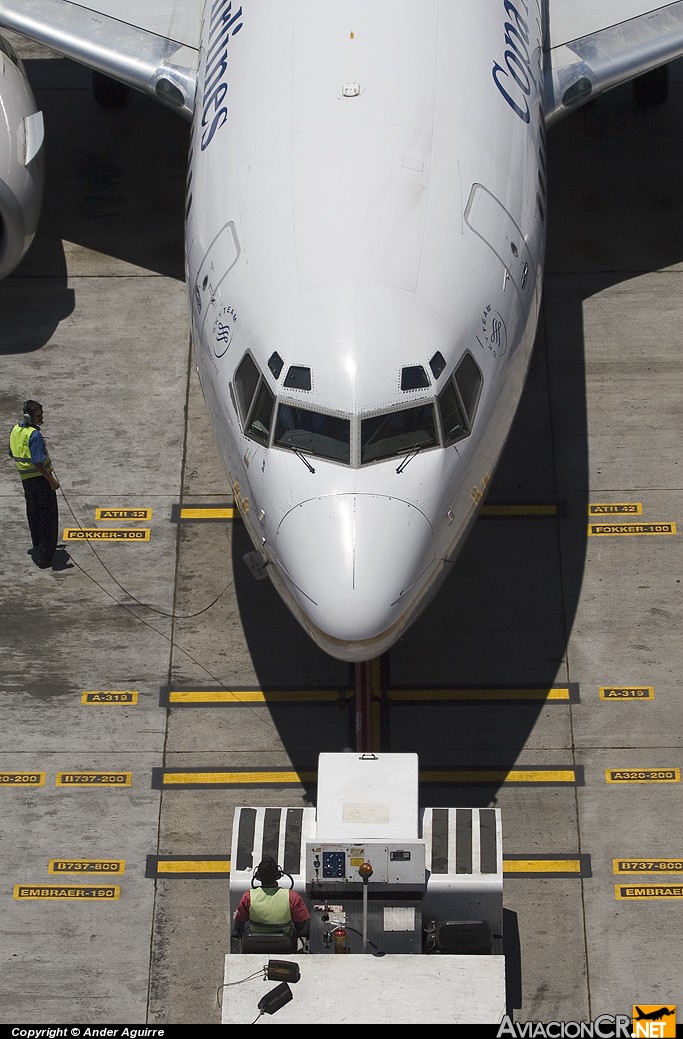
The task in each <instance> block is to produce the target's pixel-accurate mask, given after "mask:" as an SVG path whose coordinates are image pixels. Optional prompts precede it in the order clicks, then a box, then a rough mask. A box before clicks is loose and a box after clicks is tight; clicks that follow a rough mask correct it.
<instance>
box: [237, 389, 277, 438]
mask: <svg viewBox="0 0 683 1039" xmlns="http://www.w3.org/2000/svg"><path fill="white" fill-rule="evenodd" d="M274 403H275V398H274V397H273V394H272V393H271V392H270V389H269V388H268V386H267V385H266V382H265V380H262V381H261V385H260V386H259V388H258V392H257V394H256V398H255V400H254V406H253V408H252V409H251V413H250V415H249V425H248V426H247V427H246V429H245V430H244V432H245V433H246V434H247V436H248V437H251V438H252V439H253V440H258V442H259V443H260V444H266V445H267V444H268V438H269V437H270V424H271V421H272V418H273V405H274Z"/></svg>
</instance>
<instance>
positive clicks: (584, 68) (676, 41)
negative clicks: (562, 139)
mask: <svg viewBox="0 0 683 1039" xmlns="http://www.w3.org/2000/svg"><path fill="white" fill-rule="evenodd" d="M681 55H683V0H676V2H674V3H668V4H661V3H660V4H656V3H652V0H649V2H648V0H548V39H547V45H546V72H545V108H546V123H547V124H552V123H554V122H556V121H557V120H558V119H559V118H561V116H563V115H565V114H567V113H568V112H571V111H573V110H574V109H575V108H577V107H579V106H580V105H582V104H585V103H586V102H587V101H590V100H591V99H592V98H594V97H597V96H598V95H599V94H602V93H604V92H605V91H606V90H611V88H612V87H616V86H619V84H620V83H625V82H627V81H628V80H631V79H635V78H636V77H637V76H640V75H643V74H644V73H646V72H650V71H651V70H652V69H655V68H658V67H660V66H661V65H664V64H666V63H667V62H669V61H672V60H673V59H674V58H678V57H680V56H681Z"/></svg>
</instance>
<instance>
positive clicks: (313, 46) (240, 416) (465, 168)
mask: <svg viewBox="0 0 683 1039" xmlns="http://www.w3.org/2000/svg"><path fill="white" fill-rule="evenodd" d="M542 31H543V30H542V24H541V14H540V4H539V3H538V2H537V0H532V2H530V3H529V4H528V5H527V4H525V3H523V2H522V0H515V2H514V3H512V2H510V0H506V2H504V0H500V2H499V3H497V4H469V5H464V4H455V3H452V2H449V0H425V2H424V3H423V4H421V5H420V6H419V8H417V7H416V6H415V5H414V4H408V3H407V2H406V0H398V2H392V3H382V2H378V0H375V2H373V3H371V4H369V3H367V2H362V0H350V2H349V3H346V4H334V3H331V2H321V0H277V3H275V2H273V3H259V4H256V3H249V2H248V0H243V3H242V4H241V5H240V4H236V3H235V2H234V0H232V2H230V0H213V2H209V3H207V5H206V8H205V13H204V21H203V27H202V53H201V56H200V76H199V86H198V94H197V98H196V104H195V116H194V121H193V130H192V143H191V150H190V161H189V172H188V189H187V228H186V243H187V247H186V267H187V271H186V273H187V283H188V287H189V292H190V300H191V312H192V334H193V343H194V351H195V359H196V364H197V369H198V373H199V377H200V381H201V385H202V390H203V393H204V397H205V401H206V404H207V407H208V410H209V414H210V417H211V421H212V424H213V427H214V430H215V434H216V438H217V442H218V445H219V448H220V452H221V455H222V458H223V462H224V464H225V467H226V470H227V473H228V475H229V480H230V484H231V487H232V490H233V493H234V497H235V501H236V503H237V505H238V507H239V509H240V512H241V515H242V517H243V519H244V522H245V525H246V527H247V530H248V531H249V534H250V537H251V539H252V541H253V543H254V546H255V548H256V549H257V550H258V552H259V553H260V555H261V558H262V559H263V562H264V564H265V565H267V569H268V572H269V574H270V576H271V579H272V580H273V582H274V584H275V585H276V587H277V589H278V591H279V592H280V594H281V596H282V597H283V599H284V600H285V602H286V604H287V605H288V606H289V608H290V609H291V610H292V611H293V613H294V614H295V616H296V617H297V618H298V620H299V621H300V622H301V623H302V624H303V626H304V627H305V628H306V630H307V631H308V632H309V634H310V635H311V637H312V638H313V639H314V640H315V641H316V642H317V643H318V644H319V645H320V646H321V647H322V648H323V649H324V650H325V651H326V652H328V653H330V654H331V655H332V656H335V657H338V658H339V659H342V660H348V661H360V660H368V659H371V658H374V657H377V656H379V655H380V654H381V653H382V652H384V651H386V650H387V649H388V648H390V646H391V645H392V644H393V643H395V642H396V640H397V639H398V638H399V637H400V636H401V634H402V633H403V632H404V631H405V629H406V627H407V626H408V625H409V624H411V623H412V621H414V620H415V618H416V617H417V615H418V614H419V613H420V611H421V610H422V609H423V608H424V607H425V606H426V605H427V603H428V602H429V601H430V599H431V598H432V596H433V595H434V593H435V592H436V590H437V588H438V587H439V586H440V584H441V582H442V580H443V579H444V577H445V576H446V575H447V573H448V571H449V570H450V568H451V567H452V564H453V563H454V561H455V559H456V558H457V555H458V552H459V551H460V549H461V547H462V545H463V542H464V540H465V538H466V535H467V533H468V531H469V529H470V527H471V524H472V522H473V520H474V518H475V516H476V513H477V510H478V507H479V505H480V504H481V501H482V500H483V498H484V496H485V494H486V491H487V489H488V486H489V484H490V481H491V477H492V474H493V471H494V468H495V466H496V463H497V461H498V458H499V456H500V453H501V451H502V448H503V446H504V444H505V441H506V438H507V435H508V432H509V429H510V425H511V423H512V419H513V417H514V414H515V411H516V409H517V405H518V403H519V399H520V395H521V392H522V388H523V385H524V380H525V376H526V372H527V368H528V363H529V358H530V354H531V349H532V345H533V341H534V336H535V332H536V324H537V319H538V310H539V303H540V292H541V280H542V268H543V254H544V239H545V235H544V222H545V146H544V130H543V112H542V64H541V63H542V48H541V43H542Z"/></svg>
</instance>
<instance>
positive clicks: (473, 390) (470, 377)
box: [455, 353, 483, 427]
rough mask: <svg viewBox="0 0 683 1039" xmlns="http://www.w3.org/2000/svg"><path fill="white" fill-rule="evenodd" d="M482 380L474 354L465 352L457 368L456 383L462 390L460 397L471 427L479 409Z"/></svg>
mask: <svg viewBox="0 0 683 1039" xmlns="http://www.w3.org/2000/svg"><path fill="white" fill-rule="evenodd" d="M482 382H483V377H482V374H481V372H480V371H479V368H478V366H477V362H476V361H475V360H474V358H473V357H472V354H470V353H467V354H465V356H464V357H463V359H462V361H461V362H460V364H459V365H458V367H457V368H456V369H455V383H456V385H457V387H458V390H459V391H460V399H461V400H462V404H463V407H464V409H465V414H466V415H467V418H468V420H469V423H470V427H471V426H472V421H473V419H474V413H475V411H476V410H477V404H478V403H479V393H480V391H481V385H482Z"/></svg>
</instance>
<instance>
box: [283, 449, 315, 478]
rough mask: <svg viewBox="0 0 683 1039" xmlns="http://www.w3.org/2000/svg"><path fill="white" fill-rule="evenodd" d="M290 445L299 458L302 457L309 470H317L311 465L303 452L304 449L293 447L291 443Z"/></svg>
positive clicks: (311, 471)
mask: <svg viewBox="0 0 683 1039" xmlns="http://www.w3.org/2000/svg"><path fill="white" fill-rule="evenodd" d="M288 447H289V450H290V451H293V452H294V454H295V455H296V457H297V458H300V459H301V461H302V462H303V463H304V465H305V466H306V468H307V469H308V471H309V472H310V473H314V472H315V469H314V468H313V466H312V465H311V463H310V462H309V460H308V459H307V458H306V455H305V454H304V453H303V451H300V450H299V448H298V447H292V445H291V444H289V445H288Z"/></svg>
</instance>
